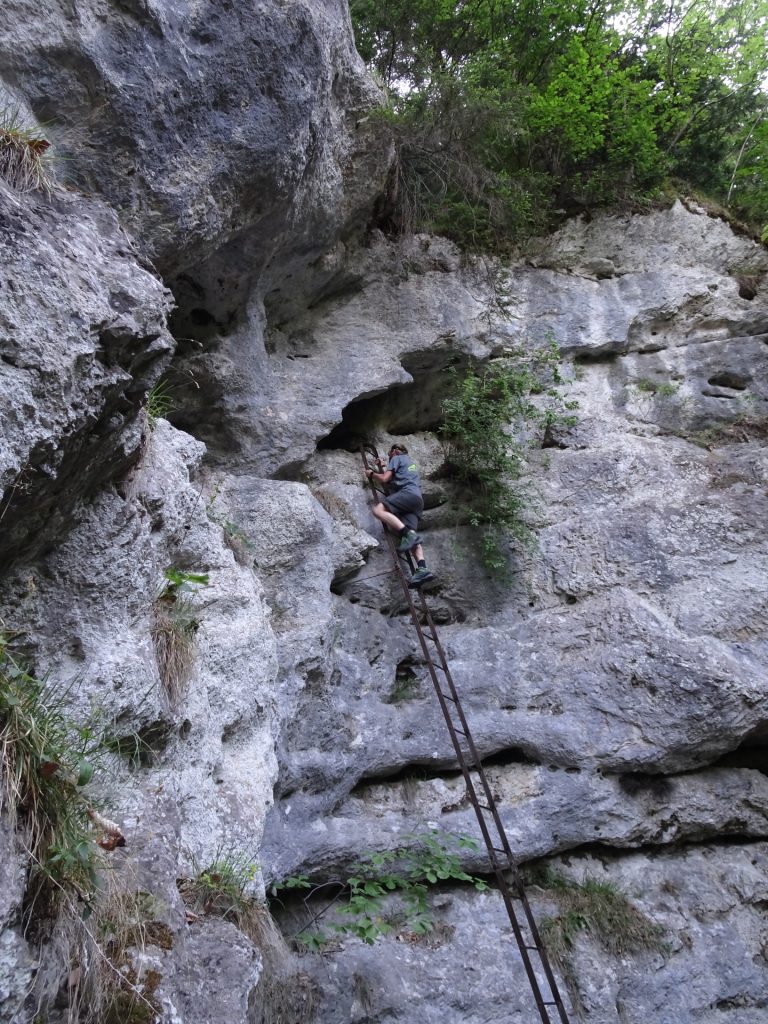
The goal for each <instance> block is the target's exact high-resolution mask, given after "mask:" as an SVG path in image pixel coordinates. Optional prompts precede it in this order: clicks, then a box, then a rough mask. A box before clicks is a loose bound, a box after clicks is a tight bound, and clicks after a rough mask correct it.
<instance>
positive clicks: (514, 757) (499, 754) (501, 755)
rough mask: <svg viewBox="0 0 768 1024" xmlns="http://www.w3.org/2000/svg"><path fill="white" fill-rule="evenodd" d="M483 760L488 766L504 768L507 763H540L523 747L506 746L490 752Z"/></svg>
mask: <svg viewBox="0 0 768 1024" xmlns="http://www.w3.org/2000/svg"><path fill="white" fill-rule="evenodd" d="M482 762H483V765H484V766H485V767H486V768H487V767H489V766H495V767H500V768H503V767H505V766H506V765H512V764H533V765H537V764H539V763H540V762H539V761H537V760H536V759H535V758H533V757H530V756H529V755H528V754H526V752H525V751H524V750H523V749H522V747H504V748H503V749H502V750H497V751H496V753H495V754H488V756H487V757H484V758H482Z"/></svg>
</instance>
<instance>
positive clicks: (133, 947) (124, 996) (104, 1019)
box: [35, 872, 173, 1024]
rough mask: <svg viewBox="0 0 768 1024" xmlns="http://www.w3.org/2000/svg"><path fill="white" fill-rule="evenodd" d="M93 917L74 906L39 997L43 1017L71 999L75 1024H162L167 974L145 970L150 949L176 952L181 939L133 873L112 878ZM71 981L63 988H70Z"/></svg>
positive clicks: (57, 935)
mask: <svg viewBox="0 0 768 1024" xmlns="http://www.w3.org/2000/svg"><path fill="white" fill-rule="evenodd" d="M90 911H91V913H90V915H89V916H88V917H85V915H83V913H82V912H81V910H80V908H78V907H77V906H75V905H74V904H73V903H71V901H67V902H66V904H65V907H64V912H63V913H62V915H61V916H60V918H59V921H58V922H57V926H56V929H55V931H54V934H53V936H52V938H51V942H50V946H49V955H48V956H47V958H46V960H47V963H48V967H47V969H46V970H43V971H41V972H40V973H39V975H38V979H37V986H36V991H35V997H36V999H37V1001H38V1006H39V1008H40V1010H41V1011H44V1010H45V1009H47V1008H50V1007H51V1006H52V1005H53V1004H54V1003H55V1004H56V1005H57V1006H59V1005H60V1004H61V1002H62V1000H63V999H64V1000H66V1004H65V1005H66V1018H65V1019H66V1021H67V1024H156V1022H158V1021H159V1020H160V1017H161V1007H160V1004H159V1002H158V1001H157V999H156V997H155V992H156V989H157V987H158V985H159V984H160V981H161V980H162V977H161V975H160V974H159V973H158V972H157V971H156V970H153V969H148V968H147V967H146V966H145V965H144V964H145V951H146V948H147V947H148V946H156V947H158V948H159V949H170V948H171V946H172V945H173V937H172V934H171V932H170V929H169V928H168V926H167V925H166V924H165V923H164V922H162V921H159V920H157V919H156V918H157V911H158V906H157V904H156V901H155V899H154V897H152V896H151V895H150V894H149V893H147V892H143V891H140V890H137V889H136V888H135V887H134V886H133V885H132V884H131V880H130V879H129V878H128V877H126V876H125V875H122V874H118V873H116V872H114V873H113V872H109V873H107V874H106V875H105V876H104V877H103V878H102V879H101V888H100V890H99V892H98V893H97V895H96V897H95V898H94V900H93V901H92V902H91V904H90ZM62 978H63V984H62Z"/></svg>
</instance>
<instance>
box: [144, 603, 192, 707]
mask: <svg viewBox="0 0 768 1024" xmlns="http://www.w3.org/2000/svg"><path fill="white" fill-rule="evenodd" d="M199 625H200V624H199V621H198V619H197V617H196V615H195V611H194V607H193V605H192V602H191V601H190V600H189V599H188V598H186V597H183V596H175V595H173V594H168V593H163V594H161V595H160V597H158V598H157V600H156V601H155V606H154V622H153V624H152V640H153V643H154V647H155V658H156V660H157V669H158V672H159V673H160V681H161V683H162V685H163V689H164V690H165V693H166V696H167V697H168V700H169V702H170V704H171V705H172V706H173V705H175V704H177V703H178V702H179V701H180V700H181V698H182V696H183V695H184V692H185V690H186V686H187V682H188V681H189V675H190V672H191V669H192V666H193V664H194V662H195V651H196V646H197V643H196V636H197V630H198V627H199Z"/></svg>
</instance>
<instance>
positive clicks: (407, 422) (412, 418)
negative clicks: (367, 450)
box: [317, 349, 468, 454]
mask: <svg viewBox="0 0 768 1024" xmlns="http://www.w3.org/2000/svg"><path fill="white" fill-rule="evenodd" d="M401 363H402V366H403V369H405V370H406V371H407V372H408V373H410V374H411V376H412V377H413V381H412V382H409V383H406V384H393V385H391V386H389V387H387V388H386V389H382V390H380V391H379V393H378V394H374V395H370V396H368V397H366V396H363V397H361V398H357V399H355V400H354V401H352V402H350V403H349V404H348V405H347V406H345V408H344V409H343V411H342V414H341V423H338V424H337V425H336V426H335V427H334V428H333V430H331V432H330V433H329V434H327V435H326V436H325V437H323V438H321V439H320V440H319V441H318V443H317V447H318V450H321V451H322V450H323V449H334V448H341V449H344V450H346V451H354V450H355V449H356V448H358V447H359V446H360V444H361V443H362V442H364V441H365V440H367V438H368V437H370V436H371V435H372V434H376V433H379V432H384V433H387V434H389V435H390V436H391V437H397V436H402V435H406V434H413V433H415V432H417V431H421V430H435V429H436V428H437V427H439V426H440V424H441V423H442V421H443V411H442V409H443V401H444V399H445V398H446V396H447V394H448V390H449V387H450V380H449V377H448V375H447V374H446V372H445V371H446V369H447V368H448V367H449V366H466V365H468V359H467V357H466V356H464V355H462V354H460V353H456V352H454V351H447V350H446V349H440V350H437V351H435V350H432V351H430V352H418V353H413V354H410V355H405V356H403V357H402V360H401ZM371 390H373V388H372V389H371ZM380 454H386V452H382V453H380Z"/></svg>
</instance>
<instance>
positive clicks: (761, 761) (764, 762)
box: [711, 722, 768, 775]
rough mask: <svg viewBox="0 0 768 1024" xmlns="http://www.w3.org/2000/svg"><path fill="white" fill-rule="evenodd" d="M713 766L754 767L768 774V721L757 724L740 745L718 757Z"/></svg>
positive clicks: (763, 773)
mask: <svg viewBox="0 0 768 1024" xmlns="http://www.w3.org/2000/svg"><path fill="white" fill-rule="evenodd" d="M711 767H713V768H752V769H753V770H754V771H758V772H760V773H761V774H762V775H768V722H764V723H762V724H761V725H758V726H755V728H754V729H752V730H751V732H749V733H747V735H746V736H745V737H744V739H743V740H742V741H741V743H740V744H739V745H738V747H735V748H734V749H733V750H729V751H728V753H727V754H723V756H722V757H720V758H718V760H717V761H715V762H714V763H713V764H712V766H711Z"/></svg>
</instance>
